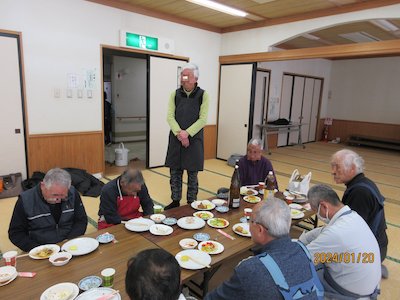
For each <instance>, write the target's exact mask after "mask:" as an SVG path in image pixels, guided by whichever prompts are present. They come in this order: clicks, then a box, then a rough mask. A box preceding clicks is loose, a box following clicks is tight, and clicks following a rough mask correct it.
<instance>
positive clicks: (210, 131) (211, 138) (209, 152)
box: [204, 125, 217, 159]
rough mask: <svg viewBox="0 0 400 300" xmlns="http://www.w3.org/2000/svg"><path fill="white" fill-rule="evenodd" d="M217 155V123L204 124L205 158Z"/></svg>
mask: <svg viewBox="0 0 400 300" xmlns="http://www.w3.org/2000/svg"><path fill="white" fill-rule="evenodd" d="M216 157H217V125H206V126H204V159H210V158H216Z"/></svg>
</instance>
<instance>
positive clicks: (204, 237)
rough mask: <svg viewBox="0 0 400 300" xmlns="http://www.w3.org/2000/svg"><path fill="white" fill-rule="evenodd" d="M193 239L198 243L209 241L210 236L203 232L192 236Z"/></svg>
mask: <svg viewBox="0 0 400 300" xmlns="http://www.w3.org/2000/svg"><path fill="white" fill-rule="evenodd" d="M193 238H194V239H195V240H196V241H198V242H203V241H208V240H209V239H210V235H209V234H208V233H205V232H198V233H195V234H194V235H193Z"/></svg>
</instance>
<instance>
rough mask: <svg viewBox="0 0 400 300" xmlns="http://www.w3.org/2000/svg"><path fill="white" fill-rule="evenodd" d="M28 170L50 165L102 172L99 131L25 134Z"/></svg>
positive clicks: (47, 167)
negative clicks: (27, 145) (26, 137)
mask: <svg viewBox="0 0 400 300" xmlns="http://www.w3.org/2000/svg"><path fill="white" fill-rule="evenodd" d="M28 144H29V147H28V149H29V150H28V166H29V174H30V175H32V173H33V172H34V171H41V172H47V171H48V170H49V169H51V168H54V167H61V168H67V167H71V168H79V169H84V170H86V171H87V172H88V173H91V174H94V173H103V172H104V142H103V132H101V131H95V132H76V133H60V134H40V135H30V136H28Z"/></svg>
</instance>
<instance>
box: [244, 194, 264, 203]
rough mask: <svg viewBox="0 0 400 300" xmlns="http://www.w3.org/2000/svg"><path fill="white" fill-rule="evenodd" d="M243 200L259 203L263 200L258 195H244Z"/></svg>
mask: <svg viewBox="0 0 400 300" xmlns="http://www.w3.org/2000/svg"><path fill="white" fill-rule="evenodd" d="M243 200H244V201H246V202H249V203H258V202H260V201H261V198H260V197H258V196H244V197H243Z"/></svg>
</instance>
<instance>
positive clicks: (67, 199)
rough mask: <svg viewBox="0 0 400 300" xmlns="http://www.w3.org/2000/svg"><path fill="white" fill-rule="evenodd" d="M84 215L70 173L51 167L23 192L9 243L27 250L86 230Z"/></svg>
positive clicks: (9, 231)
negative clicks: (41, 178) (37, 182)
mask: <svg viewBox="0 0 400 300" xmlns="http://www.w3.org/2000/svg"><path fill="white" fill-rule="evenodd" d="M86 226H87V215H86V211H85V208H84V206H83V204H82V201H81V197H80V195H79V193H78V192H77V191H76V190H75V188H74V187H73V186H71V176H70V175H69V174H68V172H67V171H64V170H62V169H58V168H55V169H51V170H50V171H48V172H47V174H46V175H45V176H44V179H43V181H42V182H41V183H40V184H38V185H37V186H35V187H33V188H31V189H29V190H27V191H25V192H23V193H22V194H21V195H20V196H19V197H18V200H17V203H16V204H15V207H14V212H13V215H12V217H11V222H10V227H9V229H8V236H9V238H10V240H11V242H12V243H13V244H14V245H15V246H17V247H19V248H20V249H22V250H23V251H30V250H31V249H32V248H34V247H36V246H39V245H43V244H55V243H59V242H61V241H63V240H65V239H72V238H75V237H77V236H80V235H82V234H84V233H85V231H86Z"/></svg>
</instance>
